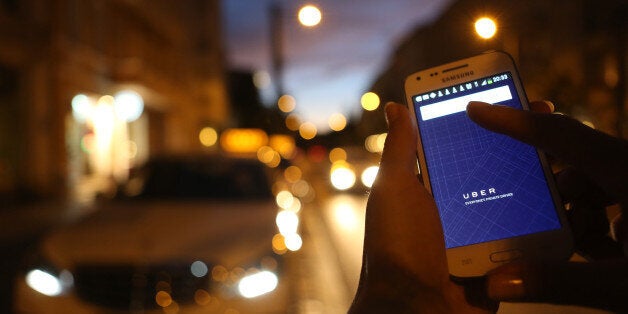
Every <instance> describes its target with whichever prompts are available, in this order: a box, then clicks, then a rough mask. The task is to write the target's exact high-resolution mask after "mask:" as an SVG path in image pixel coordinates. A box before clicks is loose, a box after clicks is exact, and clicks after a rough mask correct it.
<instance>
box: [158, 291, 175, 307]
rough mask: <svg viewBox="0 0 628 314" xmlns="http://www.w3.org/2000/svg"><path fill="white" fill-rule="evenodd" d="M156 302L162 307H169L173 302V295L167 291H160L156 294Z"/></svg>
mask: <svg viewBox="0 0 628 314" xmlns="http://www.w3.org/2000/svg"><path fill="white" fill-rule="evenodd" d="M155 302H157V305H159V306H161V307H167V306H169V305H171V304H172V297H171V296H170V294H169V293H168V292H166V291H159V292H157V294H156V295H155Z"/></svg>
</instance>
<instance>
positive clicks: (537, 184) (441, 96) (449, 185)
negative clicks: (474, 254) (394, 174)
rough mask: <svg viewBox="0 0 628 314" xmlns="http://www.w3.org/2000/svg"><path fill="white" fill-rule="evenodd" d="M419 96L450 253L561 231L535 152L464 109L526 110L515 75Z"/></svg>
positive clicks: (415, 99)
mask: <svg viewBox="0 0 628 314" xmlns="http://www.w3.org/2000/svg"><path fill="white" fill-rule="evenodd" d="M412 98H413V103H414V108H415V112H416V118H417V122H418V124H419V129H420V136H421V141H422V143H423V149H424V155H425V159H426V164H427V170H428V174H429V178H430V184H431V187H432V193H433V195H434V199H435V200H436V205H437V207H438V210H439V213H440V218H441V222H442V224H443V229H444V232H445V244H446V246H447V248H453V247H458V246H464V245H471V244H476V243H481V242H487V241H493V240H499V239H504V238H510V237H516V236H522V235H526V234H531V233H536V232H542V231H548V230H554V229H559V228H560V227H561V225H560V220H559V219H558V216H557V214H556V208H555V206H554V202H553V200H552V197H551V195H550V191H549V188H548V185H547V181H546V179H545V175H544V173H543V169H542V166H541V162H540V160H539V156H538V154H537V151H536V149H535V148H534V147H532V146H530V145H527V144H524V143H522V142H519V141H517V140H514V139H512V138H510V137H508V136H505V135H501V134H497V133H494V132H491V131H488V130H486V129H484V128H482V127H480V126H478V125H477V124H475V123H474V122H473V121H471V119H469V117H468V116H467V114H466V111H465V109H466V106H467V104H468V103H469V101H472V100H474V101H484V102H488V103H492V104H500V105H506V106H510V107H514V108H517V109H521V108H522V106H521V103H520V101H519V97H518V95H517V90H516V88H515V86H514V83H513V80H512V75H511V73H510V72H506V73H501V74H497V75H493V76H490V77H485V78H481V79H478V80H473V81H470V82H466V83H463V84H458V85H452V86H449V87H446V88H443V89H439V90H435V91H430V92H427V93H423V94H419V95H415V96H413V97H412Z"/></svg>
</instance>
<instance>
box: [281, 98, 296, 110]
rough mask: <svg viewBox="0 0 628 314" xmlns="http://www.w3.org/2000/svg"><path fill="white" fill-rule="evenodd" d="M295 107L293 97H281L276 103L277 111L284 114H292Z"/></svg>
mask: <svg viewBox="0 0 628 314" xmlns="http://www.w3.org/2000/svg"><path fill="white" fill-rule="evenodd" d="M296 106H297V101H296V99H294V97H292V96H290V95H283V96H281V97H279V100H278V101H277V107H279V110H281V111H282V112H285V113H288V112H292V111H293V110H294V108H295V107H296Z"/></svg>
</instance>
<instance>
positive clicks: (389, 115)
mask: <svg viewBox="0 0 628 314" xmlns="http://www.w3.org/2000/svg"><path fill="white" fill-rule="evenodd" d="M384 110H385V111H386V123H388V125H390V123H391V122H394V121H395V120H397V118H398V117H399V106H398V105H397V104H395V103H394V102H392V101H391V102H388V103H386V106H385V107H384Z"/></svg>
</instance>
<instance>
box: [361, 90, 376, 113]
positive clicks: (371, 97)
mask: <svg viewBox="0 0 628 314" xmlns="http://www.w3.org/2000/svg"><path fill="white" fill-rule="evenodd" d="M360 103H361V104H362V108H364V110H368V111H373V110H375V109H377V107H379V96H377V94H375V93H373V92H367V93H365V94H364V95H362V98H360Z"/></svg>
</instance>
